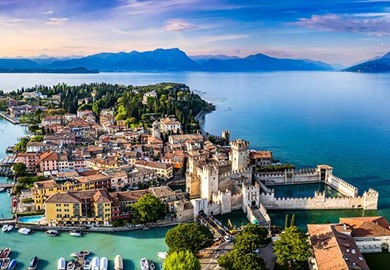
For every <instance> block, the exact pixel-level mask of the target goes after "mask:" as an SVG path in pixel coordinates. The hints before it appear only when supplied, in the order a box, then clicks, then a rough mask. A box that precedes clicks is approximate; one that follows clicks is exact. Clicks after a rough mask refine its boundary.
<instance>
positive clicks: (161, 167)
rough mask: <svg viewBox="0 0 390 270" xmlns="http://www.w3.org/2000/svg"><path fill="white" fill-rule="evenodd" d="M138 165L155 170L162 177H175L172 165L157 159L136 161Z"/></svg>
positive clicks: (165, 178) (166, 178)
mask: <svg viewBox="0 0 390 270" xmlns="http://www.w3.org/2000/svg"><path fill="white" fill-rule="evenodd" d="M134 165H135V166H136V167H141V168H145V169H149V170H153V171H155V172H156V173H157V177H158V178H160V179H164V180H168V179H170V178H172V177H173V169H172V165H170V164H166V163H162V162H156V161H141V160H140V161H136V162H135V164H134Z"/></svg>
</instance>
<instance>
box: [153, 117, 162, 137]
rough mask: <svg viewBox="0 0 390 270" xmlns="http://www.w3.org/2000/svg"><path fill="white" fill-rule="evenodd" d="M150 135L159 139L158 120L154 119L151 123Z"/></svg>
mask: <svg viewBox="0 0 390 270" xmlns="http://www.w3.org/2000/svg"><path fill="white" fill-rule="evenodd" d="M152 136H153V137H154V138H158V139H160V137H161V132H160V122H159V121H157V120H156V121H154V122H153V124H152Z"/></svg>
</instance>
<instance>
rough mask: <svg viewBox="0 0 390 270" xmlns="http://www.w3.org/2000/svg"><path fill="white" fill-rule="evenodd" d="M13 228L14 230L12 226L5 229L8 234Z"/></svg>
mask: <svg viewBox="0 0 390 270" xmlns="http://www.w3.org/2000/svg"><path fill="white" fill-rule="evenodd" d="M13 228H14V225H11V224H10V225H8V228H7V232H10V231H12V230H13Z"/></svg>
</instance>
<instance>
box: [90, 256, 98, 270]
mask: <svg viewBox="0 0 390 270" xmlns="http://www.w3.org/2000/svg"><path fill="white" fill-rule="evenodd" d="M91 269H92V270H100V261H99V258H98V257H93V259H92V262H91Z"/></svg>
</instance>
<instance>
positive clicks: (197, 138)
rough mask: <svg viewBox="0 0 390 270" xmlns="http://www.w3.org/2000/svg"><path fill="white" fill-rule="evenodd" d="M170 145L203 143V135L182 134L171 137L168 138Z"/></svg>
mask: <svg viewBox="0 0 390 270" xmlns="http://www.w3.org/2000/svg"><path fill="white" fill-rule="evenodd" d="M168 141H169V143H170V144H184V143H185V142H186V141H193V142H194V143H202V142H203V136H202V134H181V135H171V136H169V138H168Z"/></svg>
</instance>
